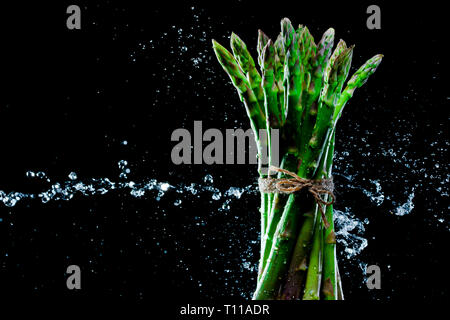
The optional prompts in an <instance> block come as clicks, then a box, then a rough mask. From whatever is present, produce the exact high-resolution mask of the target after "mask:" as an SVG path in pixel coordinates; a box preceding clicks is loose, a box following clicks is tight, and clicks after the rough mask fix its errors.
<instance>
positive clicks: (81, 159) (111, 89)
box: [0, 1, 448, 303]
mask: <svg viewBox="0 0 450 320" xmlns="http://www.w3.org/2000/svg"><path fill="white" fill-rule="evenodd" d="M375 3H377V4H378V5H380V7H381V11H382V29H381V30H368V29H367V28H366V19H367V14H366V8H367V6H368V4H372V3H364V2H358V3H357V4H356V3H355V4H351V3H349V2H347V1H346V2H332V3H324V2H322V1H320V2H319V1H316V2H308V3H307V2H304V1H295V2H292V3H288V2H281V1H278V2H276V1H275V2H274V1H272V2H268V3H262V2H247V1H238V2H233V1H226V2H222V3H220V2H215V3H209V4H208V3H207V2H203V3H199V2H193V3H187V2H182V3H175V2H170V1H167V2H165V3H163V4H161V3H151V4H150V3H148V4H147V5H144V4H142V3H139V4H138V2H136V3H130V2H128V1H126V2H125V1H123V2H109V1H88V2H87V1H86V2H82V1H73V2H66V1H61V2H59V3H54V4H48V3H33V4H28V3H24V2H20V3H16V4H14V5H3V4H2V8H1V13H0V15H1V16H0V34H1V37H0V39H1V54H2V58H1V61H0V77H1V79H2V85H1V87H0V137H1V150H2V157H1V158H0V190H5V192H9V191H14V190H20V191H22V192H38V191H39V190H42V188H43V184H42V182H33V181H30V180H29V179H27V178H25V172H26V171H28V170H34V171H39V170H42V171H45V172H46V173H47V175H48V176H49V177H52V179H54V180H57V181H62V180H64V179H67V178H66V177H67V174H68V173H69V172H70V171H75V172H77V174H78V175H79V177H80V178H90V177H106V176H107V177H117V176H118V173H119V170H118V168H117V165H116V164H117V161H119V160H122V159H126V160H127V161H128V162H129V163H130V168H131V170H132V175H133V177H134V178H136V179H137V180H138V179H139V178H140V177H141V178H143V177H151V178H156V179H158V180H159V181H169V182H170V183H171V184H172V185H176V184H177V183H181V182H192V181H197V182H201V181H202V178H203V177H204V176H205V174H207V173H210V174H212V175H213V176H214V177H215V182H216V183H218V185H219V186H220V185H222V186H224V189H226V187H227V186H231V185H239V186H245V185H248V184H249V183H250V182H251V181H253V180H252V179H254V178H255V176H256V175H255V168H253V167H252V168H250V169H249V167H248V166H245V167H243V166H237V165H236V166H220V165H216V166H195V165H191V166H190V165H185V166H175V165H173V164H171V160H170V151H171V148H172V143H171V141H170V134H171V133H172V131H173V130H174V129H176V128H179V127H186V128H188V129H189V130H192V126H193V121H194V120H202V121H203V126H204V127H205V128H220V129H225V128H234V127H243V128H247V127H248V122H247V119H246V115H245V112H244V110H243V109H242V108H241V106H240V104H239V101H238V98H237V95H236V94H235V92H234V89H233V88H232V87H231V85H229V84H228V78H227V77H226V75H225V74H224V73H223V71H222V69H221V68H220V66H219V65H218V63H217V61H216V60H215V57H214V56H213V52H212V50H211V42H210V41H211V39H212V38H215V39H216V40H218V41H219V42H220V43H222V44H225V45H227V44H228V41H229V40H228V37H229V34H230V32H231V31H234V32H236V33H237V34H238V35H239V36H240V37H241V38H242V39H244V40H245V41H246V43H247V44H248V46H249V47H250V48H252V50H253V47H255V46H256V36H257V29H258V28H260V29H262V30H264V32H265V33H266V34H268V35H272V36H274V35H276V34H277V33H278V32H279V21H280V20H281V18H283V17H285V16H286V17H289V18H290V19H291V21H293V23H294V24H299V23H301V24H304V25H307V26H308V27H309V28H310V30H311V33H312V34H313V35H314V36H315V39H316V40H317V39H319V38H320V36H321V34H322V33H323V32H324V31H325V30H326V29H327V28H329V27H333V28H334V29H335V30H336V36H337V38H338V39H339V38H343V39H344V40H346V42H347V43H348V44H353V43H354V44H356V50H355V55H354V57H353V65H354V67H353V69H354V70H356V69H355V68H356V67H359V65H361V64H362V63H363V62H364V61H365V60H367V59H368V58H369V57H371V56H373V55H374V54H376V53H383V54H384V55H385V58H384V60H383V62H382V64H381V66H380V68H379V70H378V71H377V72H376V74H375V75H374V76H373V77H372V78H371V79H370V80H369V81H368V83H367V84H366V85H365V86H364V88H362V89H361V90H360V91H358V92H357V93H356V94H355V97H354V98H353V99H352V101H351V103H350V104H349V105H351V106H358V105H363V104H366V103H368V102H369V103H370V105H371V107H369V108H367V109H365V108H363V107H362V106H361V107H359V108H357V107H354V108H353V107H352V110H350V111H347V112H346V113H345V115H344V117H343V120H342V122H341V123H340V128H339V130H342V131H340V132H339V136H338V143H337V146H338V147H337V148H338V149H339V148H348V149H351V148H355V145H352V144H351V143H348V141H349V139H348V137H349V136H351V135H352V134H353V135H357V134H363V133H364V131H365V130H369V131H371V132H373V133H374V135H373V139H372V140H371V145H373V146H376V145H377V141H384V142H385V143H389V142H390V141H392V143H393V146H394V148H395V146H396V145H398V142H395V141H394V137H390V136H389V134H392V133H393V132H397V131H396V130H397V129H398V132H400V133H401V134H402V133H404V132H409V133H410V134H411V137H410V139H409V143H408V146H407V148H408V150H410V152H413V153H415V156H416V157H417V158H418V159H421V158H423V157H425V156H426V155H429V154H430V151H429V146H430V141H437V143H438V144H439V145H441V147H443V148H444V149H445V150H444V152H443V153H442V154H441V155H435V157H441V158H439V159H438V161H443V162H442V163H443V165H444V167H443V168H442V167H441V169H440V170H444V171H443V172H446V166H447V160H446V158H447V145H446V141H447V139H448V136H447V135H448V127H447V126H448V111H447V110H448V109H444V105H445V103H446V101H448V98H447V97H445V95H444V92H443V81H445V75H444V72H443V70H442V69H443V68H444V65H443V64H444V59H445V58H446V57H447V51H446V50H447V49H446V44H447V41H448V35H445V34H444V32H445V31H446V29H447V28H446V27H445V24H444V20H443V10H442V8H439V7H437V6H436V5H435V4H432V3H431V2H426V3H423V4H420V5H415V4H412V3H403V4H400V3H397V5H396V6H393V5H392V4H388V3H385V2H375ZM70 4H78V5H79V6H80V7H81V10H82V28H81V30H68V29H67V28H66V18H67V14H66V13H65V11H66V8H67V6H68V5H70ZM192 6H194V10H193V9H192V8H191V7H192ZM194 15H197V16H198V18H195V17H194ZM172 26H176V28H173V27H172ZM180 28H181V29H182V30H183V31H182V32H181V35H182V36H179V35H178V30H179V29H180ZM203 31H205V32H206V33H205V34H202V32H203ZM164 33H167V34H166V35H164V36H162V35H163V34H164ZM187 34H192V37H186V35H187ZM200 39H202V40H201V41H200ZM149 40H152V41H153V45H152V46H150V45H149V42H148V41H149ZM142 43H146V44H147V46H146V47H143V46H142ZM182 46H186V47H187V52H186V54H185V55H183V56H180V55H179V54H178V53H179V50H180V48H181V47H182ZM149 47H151V48H149ZM253 52H255V50H253ZM198 56H200V57H201V58H202V59H201V61H200V63H198V64H196V63H194V61H193V60H192V59H193V58H195V57H198ZM133 59H134V60H133ZM349 108H350V106H349ZM344 118H346V120H345V119H344ZM398 119H404V122H402V123H403V125H402V126H401V127H397V126H398ZM394 120H395V121H394ZM355 123H359V130H358V131H357V132H356V133H355V126H354V124H355ZM438 129H439V130H440V131H441V134H437V133H436V132H437V131H439V130H438ZM442 132H443V134H442ZM123 140H127V141H128V145H127V146H124V145H122V144H121V142H122V141H123ZM369 149H370V148H369ZM366 151H367V150H366ZM430 158H431V159H430V160H428V162H426V163H425V164H424V166H425V167H426V168H427V169H426V170H430V172H431V171H432V170H433V169H434V168H433V166H432V164H433V161H434V160H433V156H431V157H430ZM377 159H378V158H377V157H376V156H374V157H372V158H368V157H360V158H359V157H358V156H357V155H356V156H355V157H354V158H353V159H352V170H353V171H356V172H358V171H360V172H362V173H363V174H364V175H367V176H369V177H370V176H372V177H376V176H377V175H381V176H380V177H381V178H382V179H385V180H384V182H385V183H386V186H387V192H390V193H391V194H392V195H393V197H394V196H395V194H396V192H398V193H399V194H400V193H401V191H400V190H398V189H399V185H403V184H405V185H408V184H412V183H413V182H414V180H415V179H416V176H415V175H414V174H413V173H409V172H403V173H402V174H401V175H389V174H386V172H388V173H389V172H391V171H395V170H397V168H396V167H395V166H390V165H389V163H383V162H382V161H380V162H378V161H377ZM364 163H366V165H364ZM336 171H338V172H339V167H338V168H337V169H336ZM396 173H397V172H396ZM442 176H444V174H442ZM389 179H395V181H393V184H392V185H390V181H389ZM337 181H338V183H339V178H338V180H337ZM341 182H342V181H341ZM394 182H395V183H394ZM342 183H343V182H342ZM44 186H45V184H44ZM429 190H431V189H428V186H424V187H423V188H422V189H420V190H416V200H415V209H414V210H413V211H412V213H411V214H409V215H408V216H404V217H395V216H392V215H391V216H388V215H383V214H380V213H379V212H378V211H377V210H379V208H375V207H373V206H372V207H371V206H370V204H368V203H367V201H364V200H361V199H360V195H359V194H358V193H356V192H351V191H349V192H344V191H342V194H341V195H339V200H340V201H341V199H342V201H343V202H342V206H344V204H351V205H352V206H353V208H354V210H355V211H357V212H360V213H361V215H362V216H361V217H362V218H364V217H370V221H371V223H370V224H369V226H368V228H367V230H366V232H367V234H366V236H367V237H368V238H369V239H371V237H372V236H376V237H375V240H374V241H373V242H369V247H368V248H367V249H366V250H365V251H363V252H364V258H365V261H366V262H368V263H369V264H372V263H373V264H380V265H381V266H382V270H384V271H385V272H384V273H383V280H382V281H383V282H382V283H383V284H382V290H380V291H379V292H376V293H373V292H370V291H369V290H368V289H367V288H366V287H365V285H362V284H361V282H362V277H361V275H360V273H361V272H359V273H358V271H357V270H358V266H354V267H352V266H347V267H344V271H346V273H345V274H344V276H343V278H344V290H346V293H347V294H346V296H347V299H348V300H351V301H373V300H379V301H400V300H411V299H415V300H419V301H436V300H443V299H444V298H445V297H446V295H447V294H448V287H447V285H446V284H445V283H444V282H445V280H444V279H445V278H446V276H445V275H444V274H443V270H444V269H445V266H446V264H445V255H446V253H447V252H448V250H447V247H446V239H447V237H446V236H447V234H448V229H446V228H443V227H442V226H441V227H437V226H436V223H435V220H433V221H434V222H430V220H429V219H428V217H427V216H426V215H427V214H429V213H428V211H427V210H426V209H427V208H430V207H435V208H436V211H439V210H440V211H445V210H446V208H447V206H446V205H445V203H443V199H445V197H444V198H440V197H438V196H437V195H435V194H433V193H429ZM430 192H431V191H430ZM433 192H434V191H433ZM165 199H166V200H164V201H162V202H156V201H155V200H154V197H144V198H143V199H134V198H132V197H131V196H129V195H128V194H127V193H126V192H120V191H117V192H112V193H108V194H106V195H104V196H98V197H89V198H86V197H82V196H75V199H73V200H71V201H68V202H64V201H53V202H50V203H48V204H41V203H39V201H31V200H30V201H28V200H27V201H23V202H20V203H18V204H17V205H16V206H15V207H13V208H7V207H5V206H3V205H1V206H0V217H1V218H2V219H3V220H2V222H1V223H0V243H1V244H0V268H1V270H0V283H1V285H0V291H1V293H2V294H4V295H15V294H17V295H20V296H23V297H40V296H45V297H52V298H62V299H66V298H67V299H70V298H73V297H74V296H76V297H82V298H86V299H87V300H89V299H111V298H118V297H124V298H126V299H129V300H131V301H136V300H139V301H144V302H145V301H155V300H157V301H160V300H164V301H178V302H180V303H189V301H198V300H201V299H207V300H211V299H215V298H227V297H234V298H242V297H244V298H248V297H249V294H250V293H251V292H252V291H253V286H254V276H255V274H254V273H251V272H248V271H244V272H243V273H242V270H240V269H239V268H238V267H237V265H238V264H239V262H240V261H241V258H242V256H243V255H245V256H246V258H247V259H248V260H251V261H253V262H254V263H256V260H257V257H258V253H257V252H258V245H257V244H256V242H254V243H253V244H252V243H251V241H258V238H257V236H258V235H257V233H258V230H259V227H258V223H259V218H258V213H257V208H258V205H259V197H258V196H257V195H256V194H253V195H249V196H246V197H243V198H241V200H239V201H238V202H236V203H234V205H233V207H232V208H231V212H229V213H228V214H226V215H220V214H218V213H216V214H211V212H212V211H213V210H215V207H214V204H211V201H210V199H209V196H207V197H200V198H193V199H192V200H191V201H190V202H185V203H183V205H182V206H181V207H179V208H175V207H174V206H173V205H172V202H173V201H174V200H175V199H176V195H173V194H172V195H170V194H168V195H167V196H166V198H165ZM337 206H338V208H339V204H338V205H337ZM236 216H237V218H236ZM199 220H200V221H203V222H204V223H206V225H207V226H206V227H203V228H202V227H199V226H198V225H197V224H196V223H197V222H198V221H199ZM156 243H158V244H156ZM249 248H250V249H249ZM164 250H166V251H167V253H165V252H164ZM6 254H7V255H6ZM180 260H182V262H180ZM70 264H77V265H80V266H81V268H82V270H83V275H82V290H80V291H79V292H71V291H69V290H67V288H66V286H65V277H66V275H65V268H66V267H67V266H68V265H70ZM384 265H390V266H392V269H390V270H388V269H386V268H383V266H384ZM186 267H188V270H186ZM226 269H228V270H231V273H232V274H234V276H230V275H229V274H228V273H227V272H226V271H225V270H226ZM353 274H355V275H354V276H353ZM356 274H357V275H356ZM199 284H201V286H200V285H199ZM242 291H244V293H242Z"/></svg>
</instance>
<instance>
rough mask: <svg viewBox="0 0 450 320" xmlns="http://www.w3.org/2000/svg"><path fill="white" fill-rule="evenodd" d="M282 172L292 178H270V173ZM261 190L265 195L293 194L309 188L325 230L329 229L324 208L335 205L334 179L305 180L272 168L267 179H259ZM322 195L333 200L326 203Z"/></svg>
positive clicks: (285, 171) (289, 172) (283, 170)
mask: <svg viewBox="0 0 450 320" xmlns="http://www.w3.org/2000/svg"><path fill="white" fill-rule="evenodd" d="M271 171H273V172H282V173H284V174H286V175H288V176H291V177H292V178H281V179H274V178H272V177H271V176H270V172H271ZM258 183H259V189H260V190H261V192H263V193H284V194H291V193H294V192H298V191H300V190H302V189H303V188H307V189H308V192H309V193H311V194H312V196H313V197H314V199H315V200H316V203H317V205H318V207H319V210H320V213H321V214H322V220H323V223H324V225H325V228H327V229H328V227H329V226H330V224H329V223H328V221H327V218H326V216H325V210H324V209H323V207H322V206H324V207H326V206H329V205H331V204H333V203H334V201H335V196H334V194H333V190H334V184H333V178H329V179H319V180H312V179H304V178H301V177H299V176H298V175H296V174H295V173H293V172H291V171H288V170H285V169H281V168H278V167H274V166H270V167H269V171H268V175H267V178H259V181H258ZM322 195H328V196H329V197H330V198H331V200H329V201H326V200H323V199H322Z"/></svg>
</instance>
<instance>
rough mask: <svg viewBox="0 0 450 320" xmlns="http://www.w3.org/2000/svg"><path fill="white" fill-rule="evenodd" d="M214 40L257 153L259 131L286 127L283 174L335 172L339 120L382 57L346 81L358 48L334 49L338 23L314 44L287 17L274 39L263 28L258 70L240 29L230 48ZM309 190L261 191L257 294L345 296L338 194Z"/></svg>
mask: <svg viewBox="0 0 450 320" xmlns="http://www.w3.org/2000/svg"><path fill="white" fill-rule="evenodd" d="M212 42H213V48H214V51H215V54H216V56H217V59H218V60H219V63H220V64H221V65H222V67H223V69H224V70H225V72H226V73H227V74H228V75H229V77H230V79H231V81H232V83H233V85H234V86H235V87H236V89H237V91H238V94H239V97H240V99H241V101H242V102H243V103H244V106H245V109H246V111H247V115H248V117H249V119H250V125H251V128H252V129H253V132H254V136H255V139H256V143H257V145H258V150H259V153H260V152H261V149H262V142H261V139H260V137H259V134H258V133H259V130H260V129H263V130H267V133H268V136H269V137H270V131H271V129H278V130H280V137H281V141H280V146H279V148H280V150H279V154H280V155H281V156H282V157H281V159H282V161H281V164H280V169H277V171H278V179H282V178H290V177H288V176H287V174H286V173H288V174H290V175H293V176H294V177H297V178H298V179H306V180H305V181H309V182H310V181H322V179H331V177H332V175H331V171H332V164H333V152H334V141H335V130H336V123H337V121H338V120H339V118H340V117H341V114H342V110H343V109H344V106H345V105H346V103H347V101H348V100H349V99H350V98H351V97H352V95H353V92H354V91H355V89H356V88H359V87H361V86H362V85H363V84H364V83H365V82H366V81H367V79H368V78H369V76H370V75H371V74H373V73H374V72H375V70H376V68H377V67H378V65H379V64H380V62H381V59H382V57H383V56H382V55H380V54H379V55H376V56H374V57H373V58H371V59H369V60H368V61H367V62H366V63H365V64H363V65H362V66H361V68H359V70H357V71H356V73H355V74H354V75H353V76H352V77H351V78H350V80H349V81H347V83H345V81H346V79H347V77H348V74H349V70H350V65H351V61H352V54H353V48H354V47H353V46H350V47H347V45H346V43H345V42H344V41H343V40H340V41H339V43H338V44H337V46H336V48H335V49H334V51H333V50H332V48H333V43H334V29H332V28H330V29H328V30H327V31H326V32H325V33H324V35H323V36H322V38H321V40H320V41H319V42H318V43H317V44H316V43H315V42H314V39H313V37H312V35H311V34H310V32H309V30H308V28H307V27H304V26H302V25H299V26H298V28H297V29H295V28H294V27H293V25H292V23H291V22H290V21H289V19H287V18H285V19H283V20H282V21H281V33H280V34H279V35H278V37H277V38H276V40H275V41H272V40H271V39H270V38H269V37H268V36H266V35H265V34H264V33H263V32H262V31H259V34H258V45H257V53H258V58H257V62H258V64H259V67H260V68H259V69H260V71H258V69H257V67H256V65H255V61H254V60H253V58H252V56H251V55H250V53H249V51H248V49H247V47H246V45H245V43H244V42H243V41H242V40H241V39H240V38H239V37H238V36H237V35H236V34H234V33H232V35H231V49H232V53H230V52H229V51H228V50H227V49H225V48H224V47H223V46H221V45H220V44H219V43H217V42H216V41H215V40H213V41H212ZM269 150H270V148H269ZM259 159H261V154H259ZM269 159H270V152H269ZM258 168H259V170H260V169H261V166H258ZM259 173H260V176H261V177H262V178H267V176H266V175H264V174H263V173H262V171H261V170H260V172H259ZM269 174H270V173H269ZM304 189H306V188H304ZM307 191H308V190H303V191H300V192H293V193H289V192H288V193H267V192H264V190H261V209H260V212H261V256H260V262H259V271H258V282H257V287H256V290H255V292H254V296H253V298H254V299H282V300H291V299H304V300H319V299H326V300H337V299H343V293H342V284H341V278H340V276H339V269H338V264H337V259H336V240H335V233H334V225H333V205H332V203H333V201H332V200H333V199H331V197H332V194H329V192H328V194H327V193H324V194H320V195H319V197H320V198H317V195H316V197H313V196H312V194H311V193H312V192H311V189H309V191H310V192H307ZM317 199H319V200H320V201H318V200H317ZM324 204H325V205H324ZM327 204H328V205H327Z"/></svg>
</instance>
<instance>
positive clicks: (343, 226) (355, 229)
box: [334, 208, 369, 259]
mask: <svg viewBox="0 0 450 320" xmlns="http://www.w3.org/2000/svg"><path fill="white" fill-rule="evenodd" d="M334 223H335V225H336V241H337V243H339V244H342V246H343V247H344V252H345V254H346V258H347V259H352V258H354V257H355V256H357V255H358V254H360V253H361V251H363V250H364V249H365V248H366V247H367V245H368V241H367V239H366V238H364V237H363V236H362V235H363V234H364V232H365V231H366V230H365V228H364V225H366V224H369V220H368V219H367V218H366V219H364V221H361V220H360V219H358V218H356V217H355V215H354V214H352V213H351V212H350V210H349V208H345V210H344V211H340V210H336V209H335V210H334Z"/></svg>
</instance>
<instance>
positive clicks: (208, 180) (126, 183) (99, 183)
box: [0, 160, 257, 209]
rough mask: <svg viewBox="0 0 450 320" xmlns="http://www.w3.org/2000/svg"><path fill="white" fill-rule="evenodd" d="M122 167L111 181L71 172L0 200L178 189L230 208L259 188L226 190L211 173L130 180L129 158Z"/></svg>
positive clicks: (13, 201) (9, 203) (10, 201)
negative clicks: (188, 178)
mask: <svg viewBox="0 0 450 320" xmlns="http://www.w3.org/2000/svg"><path fill="white" fill-rule="evenodd" d="M118 167H119V169H120V170H121V171H120V174H119V180H118V181H111V180H110V179H109V178H91V179H87V180H85V181H81V180H79V179H78V176H77V174H76V173H75V172H71V173H70V174H69V175H68V178H69V179H68V180H67V181H64V182H55V183H52V184H51V185H50V187H48V188H47V189H46V190H44V191H42V192H39V193H26V192H17V191H11V192H8V193H6V192H5V191H3V190H0V201H1V202H2V203H3V204H4V205H5V206H7V207H14V206H16V205H17V203H18V202H19V201H22V200H26V199H29V200H36V199H38V200H40V201H41V202H42V203H48V202H50V201H60V200H63V201H69V200H71V199H73V198H74V197H75V196H76V195H81V196H86V197H88V196H94V195H104V194H107V193H109V192H111V191H114V190H120V191H128V193H129V194H130V195H131V196H132V197H134V198H143V197H144V196H146V195H147V194H148V193H149V192H151V191H153V192H155V193H156V195H155V197H154V199H155V200H156V201H160V200H161V198H162V197H163V196H164V195H165V194H166V193H167V192H172V191H174V192H177V193H178V194H184V193H188V194H192V195H196V196H199V194H204V193H210V194H211V199H213V200H216V201H218V200H221V199H222V200H224V203H223V205H222V209H223V208H229V203H230V202H231V201H232V200H233V199H240V198H241V196H242V195H243V194H244V193H253V194H256V192H257V189H256V186H255V185H249V186H246V187H243V188H239V187H230V188H228V189H226V190H224V191H221V190H220V189H218V188H216V187H214V186H213V185H212V183H213V182H214V180H213V177H212V176H211V175H210V174H208V175H206V176H205V177H204V179H203V181H204V182H205V184H199V183H190V184H178V185H176V186H174V185H171V184H170V183H168V182H160V181H157V180H156V179H143V180H141V181H139V182H135V181H132V180H127V179H128V175H129V174H130V173H131V170H130V168H129V167H128V162H127V161H126V160H120V161H119V162H118ZM26 177H28V178H30V179H39V180H43V181H45V182H47V183H51V179H50V178H49V177H47V175H46V174H45V173H44V172H42V171H39V172H33V171H28V172H27V173H26ZM181 203H182V199H177V200H176V201H175V202H174V205H175V206H180V205H181Z"/></svg>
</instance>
